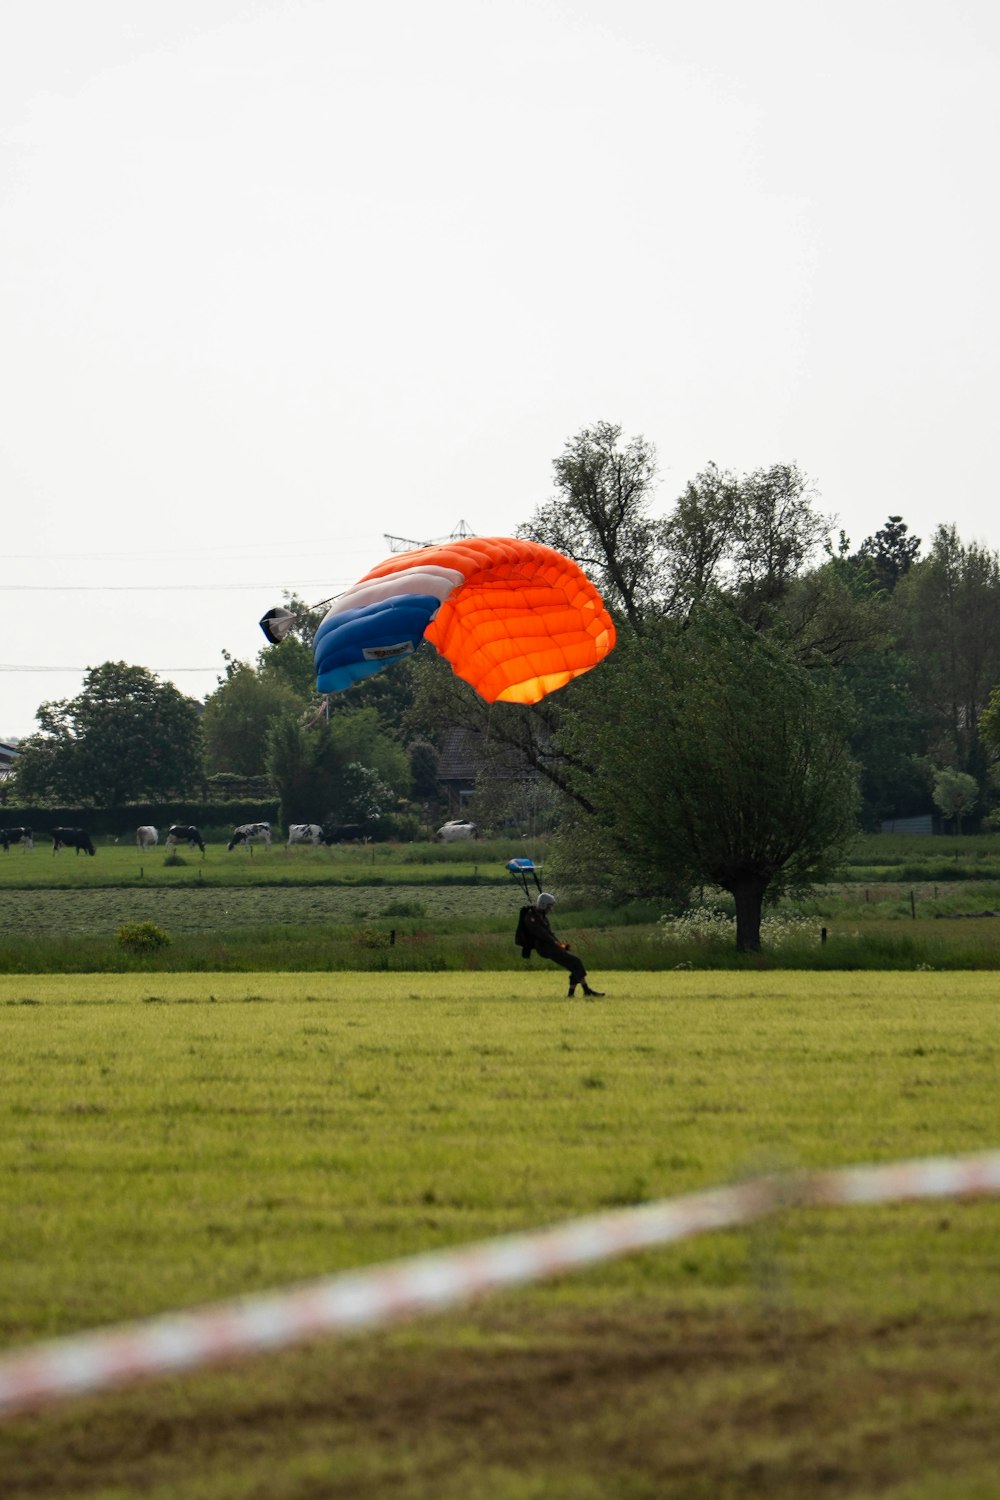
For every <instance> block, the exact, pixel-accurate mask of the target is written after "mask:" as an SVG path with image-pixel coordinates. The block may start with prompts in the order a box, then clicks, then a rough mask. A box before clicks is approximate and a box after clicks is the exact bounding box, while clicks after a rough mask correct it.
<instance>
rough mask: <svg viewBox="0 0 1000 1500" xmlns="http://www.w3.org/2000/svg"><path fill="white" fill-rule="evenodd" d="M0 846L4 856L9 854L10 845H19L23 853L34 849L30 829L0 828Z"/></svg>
mask: <svg viewBox="0 0 1000 1500" xmlns="http://www.w3.org/2000/svg"><path fill="white" fill-rule="evenodd" d="M0 844H3V852H4V853H5V854H9V853H10V846H11V844H20V845H21V847H22V848H23V849H24V850H25V852H27V850H29V849H33V848H34V847H35V841H34V839H33V838H32V837H31V829H30V828H0Z"/></svg>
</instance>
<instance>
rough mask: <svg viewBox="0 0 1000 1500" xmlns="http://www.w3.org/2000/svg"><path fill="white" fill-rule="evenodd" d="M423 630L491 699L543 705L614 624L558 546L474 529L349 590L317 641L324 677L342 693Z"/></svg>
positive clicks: (599, 649) (389, 565)
mask: <svg viewBox="0 0 1000 1500" xmlns="http://www.w3.org/2000/svg"><path fill="white" fill-rule="evenodd" d="M266 618H267V617H266V616H265V619H266ZM262 624H263V622H262ZM265 633H267V632H266V631H265ZM422 640H426V641H430V642H431V644H432V645H433V646H435V647H436V648H437V650H438V651H439V652H440V654H441V655H442V656H444V657H446V658H447V660H448V661H450V662H451V665H452V668H453V670H454V671H455V673H456V674H457V675H458V676H459V677H462V678H464V679H465V681H466V682H468V683H471V685H472V686H473V687H474V688H475V690H476V692H477V693H479V694H480V695H481V696H482V697H483V698H485V699H486V701H487V702H488V703H495V702H497V701H500V702H504V703H537V702H538V700H539V699H540V698H544V697H545V695H546V693H551V692H553V691H554V690H555V689H556V688H561V687H563V686H565V684H566V683H567V682H569V681H570V680H571V679H572V678H574V677H578V676H579V675H580V674H581V673H582V672H588V671H589V670H590V668H591V667H595V666H596V665H597V663H598V662H599V661H601V660H602V659H603V658H604V657H605V656H606V655H607V654H608V652H609V651H610V650H611V648H612V646H613V645H614V643H615V627H614V623H613V622H612V619H611V616H610V615H609V614H608V612H607V610H606V609H605V607H604V603H603V601H602V599H601V596H600V594H599V593H598V592H597V590H596V589H595V588H594V585H593V584H592V583H591V582H590V580H589V579H588V578H587V577H586V576H585V574H584V573H583V572H582V571H581V570H580V568H578V567H577V565H576V563H574V562H571V561H570V559H569V558H568V557H564V556H563V554H562V553H561V552H556V551H554V550H553V549H552V548H551V547H544V546H542V544H541V543H540V542H526V541H516V540H514V539H513V538H511V537H468V538H463V539H462V540H461V541H455V542H448V543H444V544H442V545H441V546H434V547H420V548H418V549H417V550H416V551H414V552H403V553H399V554H397V555H396V556H394V557H390V558H388V559H387V560H386V561H385V562H383V563H379V565H378V567H376V568H372V570H371V572H369V573H366V574H365V576H364V577H363V578H361V579H360V580H359V581H358V582H357V583H356V584H354V586H353V587H352V588H349V589H348V590H347V591H346V593H344V594H341V595H340V596H339V598H337V599H336V600H335V601H334V603H333V604H332V605H331V607H330V609H329V610H328V611H327V614H326V616H325V618H324V619H323V621H322V623H321V624H320V627H319V629H318V630H317V632H316V637H315V640H314V642H313V653H314V656H315V659H316V685H317V687H318V689H319V691H320V692H321V693H337V692H342V691H343V690H344V689H345V688H348V687H350V686H351V684H352V683H354V682H358V681H360V680H361V679H362V678H364V677H370V676H371V675H372V674H373V673H375V672H380V671H381V670H382V669H383V667H386V666H389V665H390V664H391V663H392V662H395V661H399V660H400V659H401V658H402V657H404V656H408V655H410V654H411V653H412V652H413V651H415V650H416V648H417V647H418V646H419V644H420V642H421V641H422Z"/></svg>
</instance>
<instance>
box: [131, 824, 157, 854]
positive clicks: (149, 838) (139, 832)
mask: <svg viewBox="0 0 1000 1500" xmlns="http://www.w3.org/2000/svg"><path fill="white" fill-rule="evenodd" d="M159 842H160V833H159V829H157V828H154V827H153V825H152V823H140V824H139V827H138V828H137V829H136V830H135V847H136V848H137V849H155V848H156V846H157V844H158V843H159Z"/></svg>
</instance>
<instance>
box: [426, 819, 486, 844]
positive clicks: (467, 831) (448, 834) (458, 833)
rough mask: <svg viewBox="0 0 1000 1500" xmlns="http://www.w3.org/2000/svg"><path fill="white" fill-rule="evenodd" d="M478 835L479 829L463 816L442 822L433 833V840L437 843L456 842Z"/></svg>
mask: <svg viewBox="0 0 1000 1500" xmlns="http://www.w3.org/2000/svg"><path fill="white" fill-rule="evenodd" d="M478 837H479V829H478V828H477V827H476V825H475V823H470V822H469V821H468V820H467V819H463V818H452V819H451V820H450V822H447V823H444V824H442V826H441V827H440V828H439V829H438V831H437V833H436V834H435V835H434V839H435V842H436V843H439V844H456V843H458V842H459V841H460V840H462V839H477V838H478Z"/></svg>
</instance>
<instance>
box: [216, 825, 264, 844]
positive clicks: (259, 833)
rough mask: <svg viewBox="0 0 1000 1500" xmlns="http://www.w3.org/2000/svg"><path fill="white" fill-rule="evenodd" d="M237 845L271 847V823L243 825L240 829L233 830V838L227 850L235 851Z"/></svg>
mask: <svg viewBox="0 0 1000 1500" xmlns="http://www.w3.org/2000/svg"><path fill="white" fill-rule="evenodd" d="M237 844H246V845H247V846H248V847H249V846H250V845H252V844H266V845H267V847H268V848H269V849H270V847H271V825H270V823H241V824H240V826H239V827H238V828H234V829H233V836H232V838H231V839H230V840H229V843H228V844H227V845H226V848H227V849H230V850H232V849H235V848H236V845H237Z"/></svg>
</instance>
